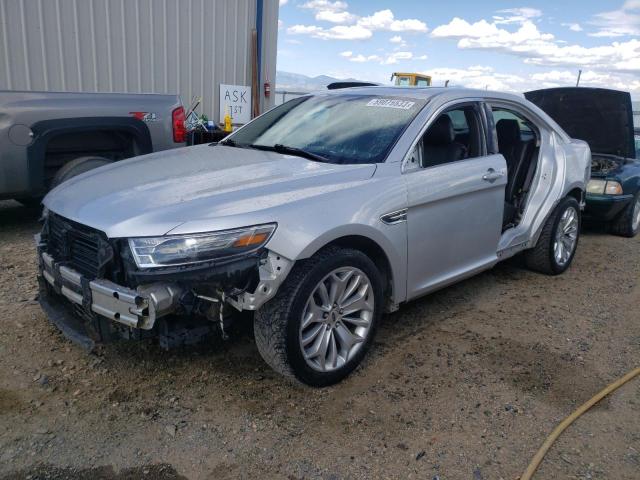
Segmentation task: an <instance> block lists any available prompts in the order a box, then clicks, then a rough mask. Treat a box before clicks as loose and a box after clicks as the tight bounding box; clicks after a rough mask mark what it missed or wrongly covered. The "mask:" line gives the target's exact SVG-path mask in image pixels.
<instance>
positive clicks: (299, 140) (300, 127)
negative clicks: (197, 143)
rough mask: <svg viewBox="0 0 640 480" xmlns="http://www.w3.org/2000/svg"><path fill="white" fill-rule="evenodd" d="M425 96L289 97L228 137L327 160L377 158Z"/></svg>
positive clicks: (385, 152)
mask: <svg viewBox="0 0 640 480" xmlns="http://www.w3.org/2000/svg"><path fill="white" fill-rule="evenodd" d="M425 104H426V100H424V99H417V98H407V97H393V96H378V95H354V94H340V95H317V96H306V97H301V98H296V99H293V100H290V101H289V102H287V103H285V104H283V105H280V106H279V107H276V108H274V109H272V110H270V111H268V112H267V113H265V114H264V115H261V116H260V117H258V118H256V119H255V120H254V121H252V122H251V123H249V124H247V125H246V126H245V127H243V128H242V129H241V130H239V131H238V132H237V133H234V134H233V135H231V136H230V137H229V138H230V139H233V141H234V142H236V143H237V144H241V145H257V146H274V145H278V144H279V145H286V146H287V147H294V148H298V149H303V150H305V151H308V152H311V153H314V154H316V155H320V156H322V157H324V158H326V159H327V160H328V161H329V162H331V163H340V164H355V163H380V162H384V160H385V159H386V157H387V155H388V153H389V151H390V150H391V148H392V147H393V145H394V144H395V142H396V140H397V139H398V137H400V135H401V134H402V132H403V131H404V129H405V128H406V127H407V126H408V125H409V123H411V121H412V120H413V119H414V118H415V116H416V115H417V113H418V112H419V111H420V110H421V109H422V108H423V107H424V105H425Z"/></svg>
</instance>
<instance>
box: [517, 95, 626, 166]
mask: <svg viewBox="0 0 640 480" xmlns="http://www.w3.org/2000/svg"><path fill="white" fill-rule="evenodd" d="M524 96H525V97H526V99H527V100H529V101H530V102H532V103H534V104H536V105H537V106H538V107H539V108H540V109H542V110H543V111H544V112H545V113H547V115H549V116H550V117H551V118H553V119H554V120H555V121H556V123H558V125H560V126H561V127H562V128H563V129H564V130H565V132H567V134H569V136H571V137H572V138H577V139H580V140H584V141H585V142H587V143H588V144H589V146H590V147H591V151H592V152H593V153H600V154H605V155H615V156H618V157H623V158H636V152H635V145H634V133H633V107H632V103H631V95H630V94H629V92H621V91H618V90H609V89H605V88H583V87H565V88H548V89H542V90H535V91H532V92H526V93H525V94H524Z"/></svg>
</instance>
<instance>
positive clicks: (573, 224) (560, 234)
mask: <svg viewBox="0 0 640 480" xmlns="http://www.w3.org/2000/svg"><path fill="white" fill-rule="evenodd" d="M577 243H578V212H577V210H576V209H575V208H574V207H569V208H567V209H566V210H565V211H564V212H563V213H562V216H561V217H560V221H559V222H558V226H557V228H556V236H555V240H554V242H553V255H554V258H555V260H556V263H557V264H558V265H559V266H560V267H563V266H564V265H566V264H567V262H568V261H569V259H570V258H571V255H572V254H573V251H574V250H575V248H576V244H577Z"/></svg>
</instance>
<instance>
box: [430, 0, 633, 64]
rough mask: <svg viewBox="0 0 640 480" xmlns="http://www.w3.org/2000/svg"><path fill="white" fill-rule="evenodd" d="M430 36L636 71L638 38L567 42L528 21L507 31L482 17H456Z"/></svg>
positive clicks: (542, 59) (528, 59)
mask: <svg viewBox="0 0 640 480" xmlns="http://www.w3.org/2000/svg"><path fill="white" fill-rule="evenodd" d="M638 2H639V3H640V0H638ZM431 35H432V36H433V37H436V38H453V39H458V48H461V49H478V50H493V51H497V52H502V53H508V54H511V55H516V56H519V57H522V58H524V62H525V63H529V64H535V65H546V66H579V67H588V68H589V69H593V70H617V71H629V72H631V71H635V72H640V40H636V39H632V40H629V41H627V42H613V43H612V44H610V45H603V46H597V47H583V46H581V45H567V44H565V43H564V42H560V41H558V40H556V39H555V37H554V36H553V35H552V34H550V33H544V32H541V31H540V30H538V27H537V26H536V25H535V24H534V23H532V22H531V21H529V20H525V21H524V22H523V23H522V24H520V25H519V26H518V28H517V29H516V30H515V31H513V30H511V31H510V30H506V29H504V28H499V27H498V26H497V25H496V24H495V23H489V22H487V21H486V20H480V21H478V22H475V23H469V22H467V21H466V20H464V19H461V18H457V17H456V18H454V19H453V20H452V21H451V22H449V23H448V24H446V25H441V26H438V27H436V28H435V29H434V30H433V32H432V34H431Z"/></svg>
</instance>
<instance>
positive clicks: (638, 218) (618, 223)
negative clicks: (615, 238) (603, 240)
mask: <svg viewBox="0 0 640 480" xmlns="http://www.w3.org/2000/svg"><path fill="white" fill-rule="evenodd" d="M638 230H640V192H638V193H636V194H635V195H634V197H633V201H632V202H631V203H630V204H629V205H627V207H626V208H625V209H624V211H623V212H622V213H621V214H620V216H619V217H618V218H617V219H616V220H615V221H614V222H612V223H611V233H613V234H614V235H620V236H621V237H628V238H632V237H635V236H636V235H637V234H638Z"/></svg>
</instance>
